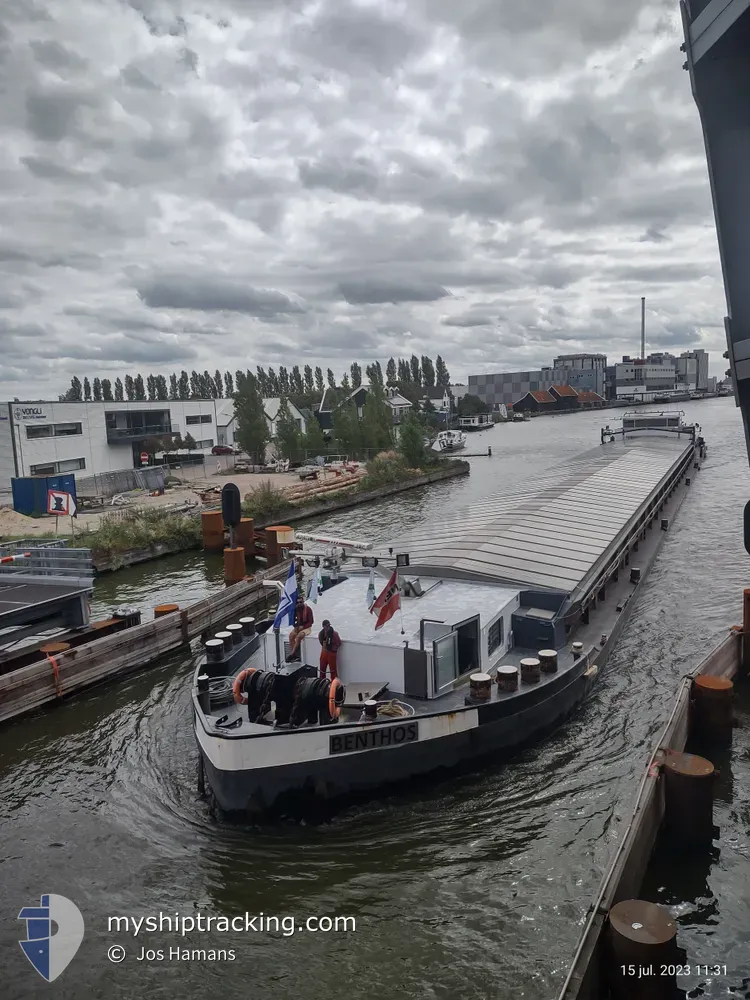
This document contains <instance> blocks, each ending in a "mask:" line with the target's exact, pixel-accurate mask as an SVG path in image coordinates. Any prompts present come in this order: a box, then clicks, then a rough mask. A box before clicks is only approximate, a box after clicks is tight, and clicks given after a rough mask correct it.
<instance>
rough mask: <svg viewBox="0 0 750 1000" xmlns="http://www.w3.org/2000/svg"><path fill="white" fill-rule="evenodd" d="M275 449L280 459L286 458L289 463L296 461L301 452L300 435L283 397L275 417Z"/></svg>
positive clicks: (286, 401)
mask: <svg viewBox="0 0 750 1000" xmlns="http://www.w3.org/2000/svg"><path fill="white" fill-rule="evenodd" d="M276 447H277V449H278V451H279V454H280V455H281V457H282V458H288V459H289V461H290V462H293V461H296V460H298V459H299V457H300V451H301V450H302V433H301V431H300V429H299V426H298V424H297V421H296V420H295V419H294V418H293V417H292V414H291V410H290V409H289V401H288V400H287V399H286V397H284V396H282V398H281V403H280V404H279V412H278V415H277V417H276Z"/></svg>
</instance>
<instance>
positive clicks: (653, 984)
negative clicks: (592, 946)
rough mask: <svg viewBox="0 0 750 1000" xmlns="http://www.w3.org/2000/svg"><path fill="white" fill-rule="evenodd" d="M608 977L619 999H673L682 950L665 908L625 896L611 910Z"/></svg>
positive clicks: (672, 922) (614, 993) (673, 924)
mask: <svg viewBox="0 0 750 1000" xmlns="http://www.w3.org/2000/svg"><path fill="white" fill-rule="evenodd" d="M607 936H608V945H609V951H610V955H609V961H608V962H607V965H606V978H607V980H608V982H609V986H610V989H611V991H612V993H613V995H614V996H615V997H616V998H617V1000H667V998H669V1000H673V998H674V997H675V996H676V993H675V990H676V986H677V979H676V972H677V965H678V960H679V958H680V952H679V949H678V947H677V926H676V924H675V922H674V920H672V917H671V916H670V914H669V913H668V911H667V910H665V909H664V907H662V906H659V905H657V904H656V903H649V902H647V901H646V900H643V899H624V900H623V901H622V902H620V903H616V904H615V905H614V906H613V907H612V909H611V910H610V911H609V927H608V935H607Z"/></svg>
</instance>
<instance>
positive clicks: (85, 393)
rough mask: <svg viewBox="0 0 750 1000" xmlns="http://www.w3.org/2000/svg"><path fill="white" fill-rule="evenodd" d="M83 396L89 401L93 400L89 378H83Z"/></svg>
mask: <svg viewBox="0 0 750 1000" xmlns="http://www.w3.org/2000/svg"><path fill="white" fill-rule="evenodd" d="M83 398H84V399H85V400H86V402H87V403H90V402H91V383H90V382H89V380H88V378H84V380H83Z"/></svg>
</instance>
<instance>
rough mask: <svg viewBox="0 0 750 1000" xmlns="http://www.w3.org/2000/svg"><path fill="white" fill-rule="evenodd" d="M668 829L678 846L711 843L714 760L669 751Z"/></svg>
mask: <svg viewBox="0 0 750 1000" xmlns="http://www.w3.org/2000/svg"><path fill="white" fill-rule="evenodd" d="M663 774H664V829H665V832H666V834H667V836H668V837H669V839H670V843H672V844H673V845H674V846H675V847H683V848H693V847H701V846H706V845H710V843H711V841H712V839H713V829H714V827H713V806H714V795H713V792H714V777H715V774H716V772H715V770H714V766H713V764H712V763H711V761H710V760H706V759H705V757H697V756H696V755H695V754H691V753H677V752H676V751H673V750H670V751H667V753H666V756H665V759H664V764H663Z"/></svg>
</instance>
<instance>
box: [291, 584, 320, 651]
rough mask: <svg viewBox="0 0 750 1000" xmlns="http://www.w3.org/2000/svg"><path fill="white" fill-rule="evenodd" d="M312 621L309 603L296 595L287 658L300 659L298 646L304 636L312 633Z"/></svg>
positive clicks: (312, 616) (313, 620)
mask: <svg viewBox="0 0 750 1000" xmlns="http://www.w3.org/2000/svg"><path fill="white" fill-rule="evenodd" d="M314 622H315V617H314V615H313V612H312V608H311V607H310V605H309V604H305V602H304V600H303V598H302V597H298V598H297V606H296V607H295V609H294V625H293V627H292V631H291V632H290V633H289V660H298V659H300V653H299V647H300V645H301V643H302V640H303V639H304V638H305V636H306V635H310V634H311V633H312V627H313V624H314ZM287 662H288V661H287Z"/></svg>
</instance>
